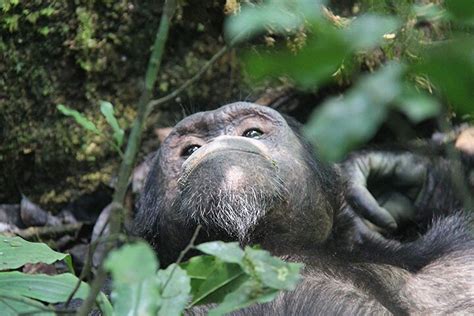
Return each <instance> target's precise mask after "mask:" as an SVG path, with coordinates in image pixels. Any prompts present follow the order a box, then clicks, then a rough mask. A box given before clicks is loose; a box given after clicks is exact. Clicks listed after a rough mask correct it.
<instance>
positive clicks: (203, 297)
mask: <svg viewBox="0 0 474 316" xmlns="http://www.w3.org/2000/svg"><path fill="white" fill-rule="evenodd" d="M182 268H183V269H184V270H186V272H187V274H188V276H189V277H191V294H192V296H193V300H192V302H191V305H198V304H209V303H220V302H222V300H223V299H224V297H225V296H226V295H227V294H228V293H230V292H232V291H233V290H235V289H236V288H237V287H238V286H240V284H241V283H242V282H243V281H245V280H246V279H247V278H248V277H247V276H245V274H244V272H243V270H242V268H241V267H240V266H239V265H238V264H235V263H225V262H223V261H222V260H220V259H218V258H216V257H212V256H198V257H193V258H191V259H190V260H189V261H188V262H186V263H184V264H182Z"/></svg>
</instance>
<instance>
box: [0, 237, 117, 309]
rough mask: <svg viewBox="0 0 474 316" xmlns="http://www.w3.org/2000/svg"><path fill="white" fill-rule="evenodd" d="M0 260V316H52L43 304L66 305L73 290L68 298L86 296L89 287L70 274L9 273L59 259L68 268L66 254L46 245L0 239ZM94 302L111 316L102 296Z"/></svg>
mask: <svg viewBox="0 0 474 316" xmlns="http://www.w3.org/2000/svg"><path fill="white" fill-rule="evenodd" d="M0 258H1V264H0V310H1V311H2V315H18V314H21V313H39V312H40V313H41V314H47V315H54V308H53V307H52V306H49V305H45V304H44V303H61V302H66V301H67V300H68V298H69V296H70V295H71V294H72V293H73V291H74V295H73V296H72V298H77V299H84V298H86V297H87V295H88V294H89V285H88V284H87V283H85V282H82V281H80V280H79V279H78V278H77V277H76V276H75V275H74V274H72V273H62V274H58V275H45V274H26V273H21V272H18V271H10V270H12V269H17V268H20V267H22V266H23V265H25V264H27V263H39V262H42V263H46V264H51V263H54V262H56V261H59V260H65V261H66V263H67V265H68V266H69V267H70V268H72V264H71V259H70V256H69V255H67V254H62V253H59V252H56V251H53V250H51V249H50V248H49V247H48V246H47V245H46V244H43V243H32V242H28V241H25V240H23V239H21V238H20V237H8V236H1V241H0ZM76 286H77V288H76ZM97 303H98V305H99V307H100V308H101V310H102V312H103V313H104V315H111V305H110V303H109V302H108V299H107V298H106V297H105V295H104V294H100V295H99V296H98V297H97Z"/></svg>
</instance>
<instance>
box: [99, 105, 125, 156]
mask: <svg viewBox="0 0 474 316" xmlns="http://www.w3.org/2000/svg"><path fill="white" fill-rule="evenodd" d="M100 111H101V112H102V114H103V115H104V117H105V119H106V120H107V123H109V125H110V127H112V130H113V131H114V139H115V142H116V143H117V145H118V146H119V147H120V146H122V144H123V137H124V134H125V132H124V131H123V129H121V128H120V125H119V123H118V121H117V119H116V118H115V114H114V106H113V105H112V103H110V102H107V101H100Z"/></svg>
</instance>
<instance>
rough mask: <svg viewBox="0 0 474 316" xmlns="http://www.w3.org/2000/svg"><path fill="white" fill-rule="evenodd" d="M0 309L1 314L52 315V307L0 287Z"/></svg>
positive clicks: (12, 315)
mask: <svg viewBox="0 0 474 316" xmlns="http://www.w3.org/2000/svg"><path fill="white" fill-rule="evenodd" d="M0 311H1V314H2V316H18V315H21V314H32V315H33V314H34V315H40V316H45V315H51V316H54V315H56V313H54V311H53V309H52V308H51V307H48V306H46V305H43V304H41V303H40V302H37V301H35V300H32V299H29V298H26V297H24V296H20V295H17V294H16V293H11V292H10V291H8V290H5V289H0Z"/></svg>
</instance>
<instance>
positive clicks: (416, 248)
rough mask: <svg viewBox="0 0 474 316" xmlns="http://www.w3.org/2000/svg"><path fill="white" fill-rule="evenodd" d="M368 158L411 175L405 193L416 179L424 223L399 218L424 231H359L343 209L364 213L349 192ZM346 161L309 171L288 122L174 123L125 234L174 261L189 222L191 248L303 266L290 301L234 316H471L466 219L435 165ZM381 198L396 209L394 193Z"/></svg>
mask: <svg viewBox="0 0 474 316" xmlns="http://www.w3.org/2000/svg"><path fill="white" fill-rule="evenodd" d="M377 155H379V156H377ZM397 155H399V156H397ZM374 157H375V158H374ZM377 157H378V158H377ZM400 157H402V158H403V159H402V158H400ZM371 159H372V160H373V159H382V163H378V164H377V163H375V166H381V165H382V166H383V165H387V164H388V167H387V166H386V167H387V170H390V171H388V172H389V173H390V172H391V173H393V174H394V175H396V174H397V172H401V171H400V169H403V168H405V169H406V168H409V169H410V168H413V170H412V173H413V178H414V183H418V180H417V179H418V178H419V176H422V177H423V178H425V181H423V183H421V185H420V186H418V187H419V188H420V187H421V190H418V191H417V192H414V193H411V194H414V195H413V196H415V200H416V201H415V202H416V203H414V205H415V206H417V207H420V208H422V210H420V212H421V213H423V214H424V216H422V217H419V218H418V217H416V216H414V217H411V218H412V219H413V220H419V221H424V224H426V226H429V228H428V229H427V230H426V232H424V233H423V235H421V236H419V237H418V238H417V239H415V240H414V241H410V242H405V243H401V242H398V241H396V240H387V239H383V238H376V237H374V236H373V235H371V234H370V233H368V232H366V231H364V230H363V229H361V227H364V226H363V221H362V219H361V218H359V217H358V216H357V215H356V212H354V209H358V210H359V211H360V210H361V209H364V207H367V205H374V204H375V203H376V202H375V201H371V200H370V199H371V198H372V199H373V197H372V196H370V195H367V191H366V190H364V189H363V188H361V183H363V182H364V181H365V180H364V179H365V178H364V177H367V175H368V174H367V172H366V173H364V168H365V167H367V166H368V167H370V166H372V165H374V164H373V162H370V161H371ZM383 159H386V161H387V163H385V164H384V163H383V161H384V160H383ZM357 161H359V162H365V163H367V164H366V165H364V164H363V163H359V164H358V162H357ZM350 162H353V163H345V164H342V165H334V166H331V165H328V164H325V163H323V162H321V161H320V160H319V159H318V157H317V156H316V154H315V153H314V151H313V148H312V146H311V145H310V144H309V143H308V142H307V141H306V140H305V139H304V138H303V137H302V135H301V133H300V126H299V124H298V123H297V122H296V121H294V120H293V119H291V118H288V117H285V116H283V115H281V114H280V113H278V112H277V111H275V110H273V109H271V108H268V107H263V106H259V105H255V104H251V103H245V102H238V103H232V104H228V105H225V106H223V107H221V108H219V109H217V110H214V111H208V112H200V113H196V114H193V115H191V116H189V117H187V118H185V119H183V120H182V121H181V122H179V123H178V124H177V125H176V126H175V127H174V129H173V130H172V131H171V133H170V134H169V136H168V137H167V138H166V140H165V141H164V142H163V144H162V145H161V148H160V149H159V151H158V152H157V155H156V158H155V161H154V163H153V167H152V169H151V171H150V173H149V175H148V179H147V181H146V184H145V187H144V191H143V194H142V198H141V202H140V209H139V211H138V213H137V215H136V219H135V225H134V229H135V233H136V234H138V235H140V236H142V237H144V238H145V239H147V240H148V241H149V242H150V243H151V244H152V245H153V246H154V247H155V248H156V250H157V252H158V255H159V257H160V262H161V263H163V264H165V265H166V264H169V263H172V262H173V261H175V260H176V259H177V257H178V255H179V253H180V251H181V250H182V249H183V248H184V247H185V246H186V245H187V244H188V243H189V241H190V238H191V235H192V234H193V232H194V230H195V228H196V227H197V225H198V224H200V225H202V227H203V228H202V229H201V231H200V234H199V237H198V242H204V241H210V240H224V241H239V242H240V244H241V245H248V244H260V245H261V246H262V247H263V248H264V249H267V250H269V251H270V252H271V253H272V254H273V255H277V256H281V257H282V258H285V260H289V261H299V262H303V263H305V264H306V267H305V271H304V273H303V275H304V277H303V281H302V282H301V283H300V284H299V285H298V286H297V288H296V289H295V290H294V291H291V292H283V293H281V294H280V295H279V296H278V297H277V299H275V300H274V301H272V302H270V303H266V304H259V305H255V306H251V307H248V308H246V309H243V310H240V311H238V312H236V313H235V314H237V315H247V314H252V315H253V314H255V315H333V314H342V315H346V314H350V315H353V314H381V315H385V314H397V315H407V314H426V313H428V314H447V313H454V312H464V313H471V312H474V250H473V249H474V247H473V246H474V237H473V235H472V234H471V232H470V231H469V225H471V223H472V221H471V219H470V217H469V216H468V215H467V213H466V212H463V211H462V210H460V209H456V208H457V205H458V204H457V202H456V203H454V202H453V200H457V199H458V197H457V195H456V194H454V193H453V190H451V189H449V186H450V184H449V183H450V178H449V175H447V174H448V173H447V172H445V171H444V169H445V168H446V165H445V164H444V163H437V162H436V161H434V160H432V159H428V158H426V159H425V158H424V157H421V156H419V155H416V154H410V153H400V154H396V153H391V154H387V155H385V156H384V154H383V153H373V152H367V153H363V154H360V155H358V156H357V157H355V158H354V159H352V160H350ZM379 162H380V161H379ZM354 163H355V164H358V166H360V168H359V171H360V172H362V176H361V175H360V174H359V175H357V173H358V171H357V170H358V168H354ZM361 170H362V171H361ZM380 170H385V169H384V168H381V167H380V168H379V171H380ZM347 174H349V175H350V176H351V177H353V178H347V176H345V175H347ZM357 177H358V178H357ZM382 178H383V177H382ZM415 178H416V179H415ZM353 179H356V180H353ZM415 187H416V186H415ZM442 188H448V189H444V191H443V190H442ZM409 191H411V189H407V190H406V192H409ZM393 192H395V193H396V191H393ZM393 192H392V191H391V193H393ZM404 192H405V191H404ZM433 192H435V193H436V194H438V192H439V193H441V194H443V195H444V194H446V195H445V197H446V198H443V197H440V196H432V193H433ZM407 196H409V197H410V196H412V195H410V194H408V195H407ZM430 199H435V200H437V201H438V202H439V203H438V202H437V206H438V208H443V207H444V206H446V207H448V208H449V209H446V210H443V211H444V212H440V213H439V214H438V213H436V214H434V213H433V212H429V210H428V209H423V208H425V207H430V206H431V204H432V203H430ZM390 200H394V201H398V202H399V201H400V199H399V196H398V195H396V194H391V195H390V196H389V197H388V201H390ZM368 201H369V202H368ZM402 201H403V199H402ZM371 202H372V204H371ZM401 205H403V203H402V204H401ZM407 205H408V204H407ZM453 207H454V208H455V209H452V208H453ZM368 208H369V211H368V212H366V214H368V218H369V219H372V220H373V221H374V222H375V223H378V222H377V221H379V222H381V223H382V224H386V225H388V226H392V228H395V226H396V223H393V220H391V219H390V218H389V217H387V216H385V217H384V215H383V214H382V215H380V212H383V211H380V210H375V211H374V210H373V209H370V206H369V207H368ZM374 214H375V215H374ZM377 216H379V219H377ZM380 218H382V220H380ZM384 218H385V221H384ZM428 223H429V225H428ZM204 311H205V308H204V309H203V310H199V309H195V310H192V311H190V313H198V314H199V313H201V312H204Z"/></svg>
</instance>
